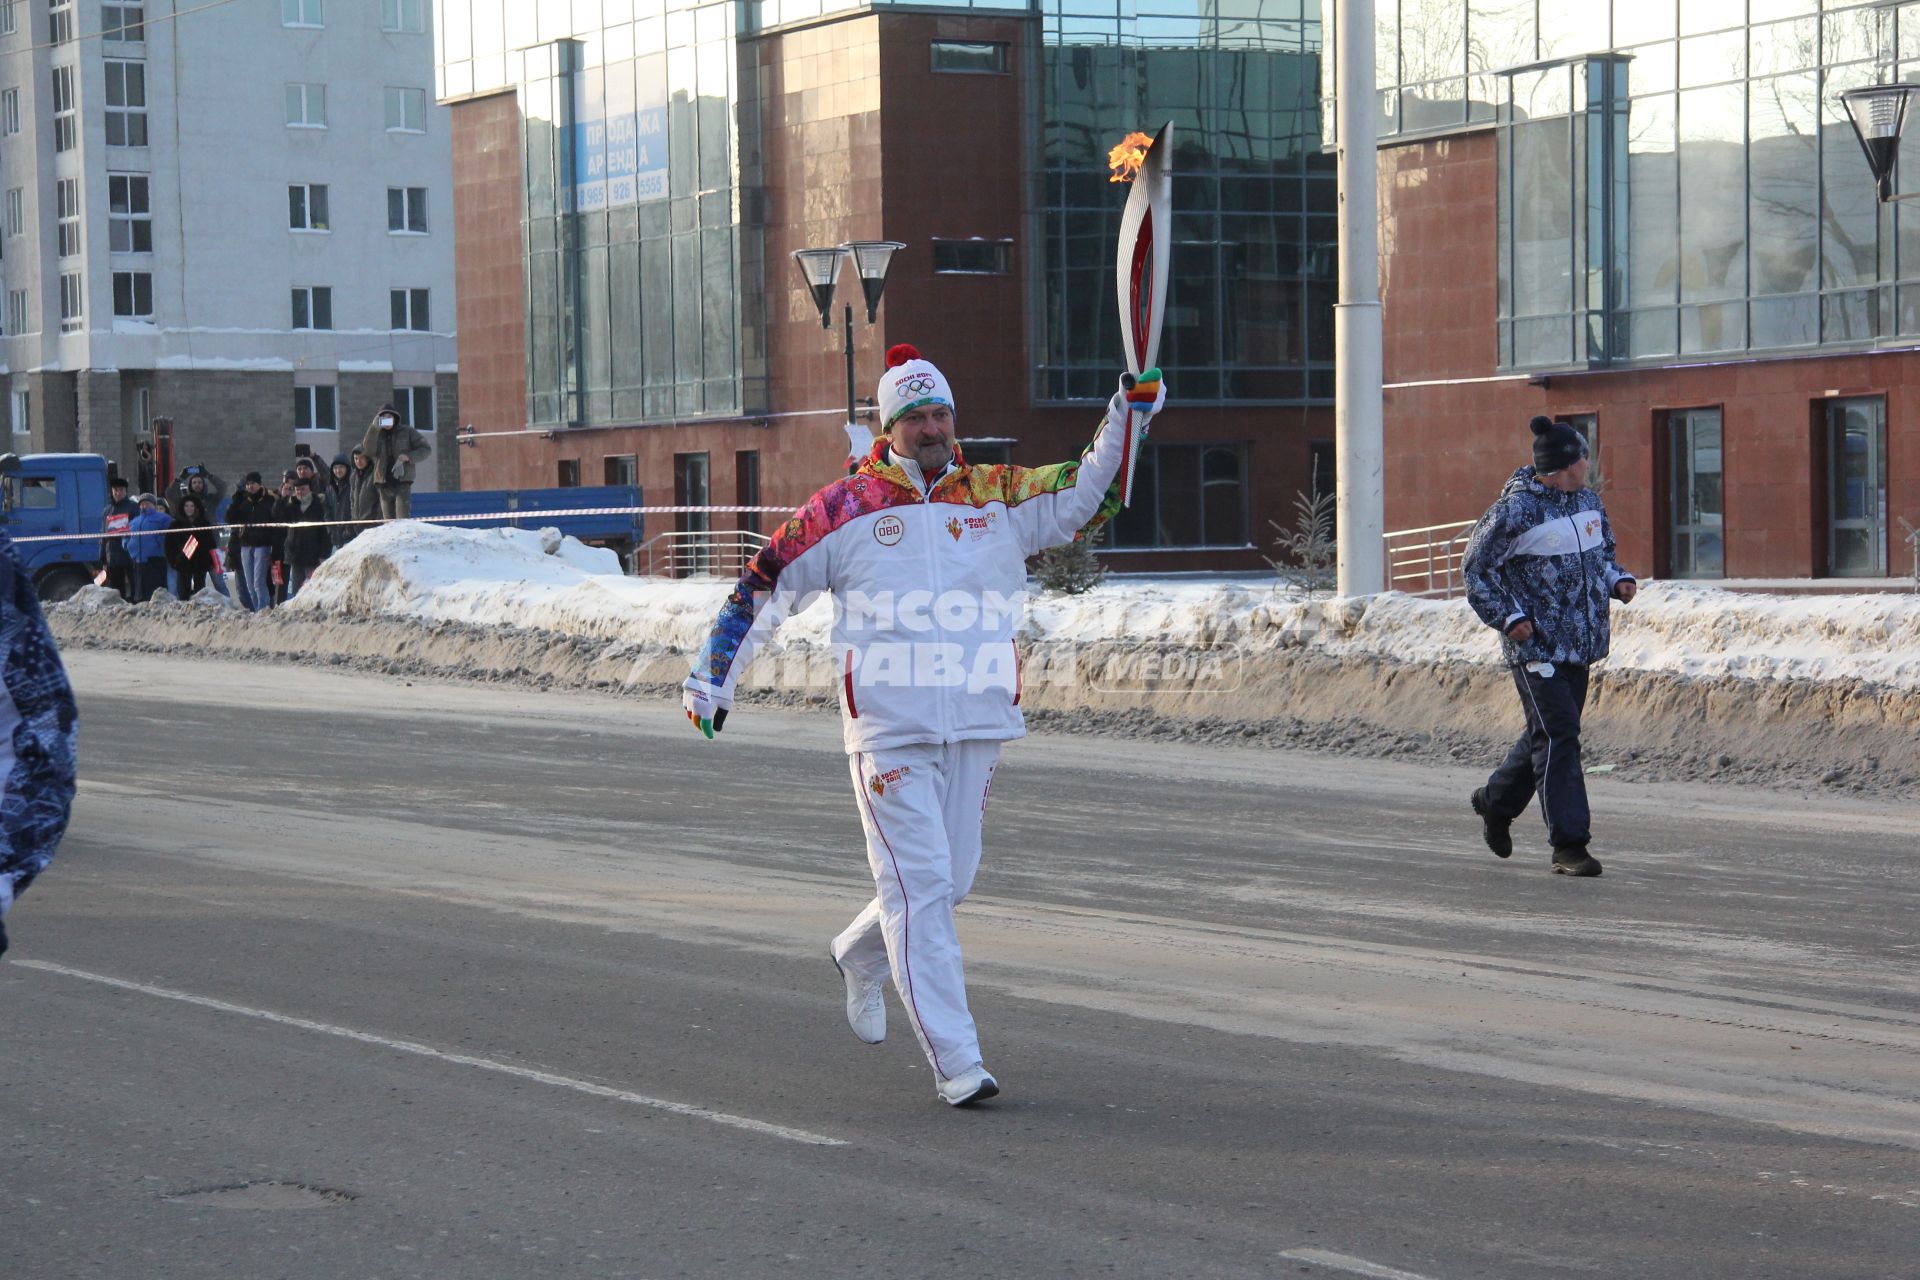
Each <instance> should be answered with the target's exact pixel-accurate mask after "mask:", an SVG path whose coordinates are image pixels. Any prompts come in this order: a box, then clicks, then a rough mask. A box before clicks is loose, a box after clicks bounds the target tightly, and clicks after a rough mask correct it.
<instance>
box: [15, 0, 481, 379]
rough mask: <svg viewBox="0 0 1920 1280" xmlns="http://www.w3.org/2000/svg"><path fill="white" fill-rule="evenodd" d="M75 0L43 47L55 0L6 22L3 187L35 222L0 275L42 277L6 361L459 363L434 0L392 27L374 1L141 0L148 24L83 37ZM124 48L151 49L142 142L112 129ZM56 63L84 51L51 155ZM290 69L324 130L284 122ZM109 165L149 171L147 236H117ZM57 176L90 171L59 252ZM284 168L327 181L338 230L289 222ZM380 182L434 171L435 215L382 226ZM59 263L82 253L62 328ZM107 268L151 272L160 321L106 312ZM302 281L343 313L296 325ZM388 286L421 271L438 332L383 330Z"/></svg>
mask: <svg viewBox="0 0 1920 1280" xmlns="http://www.w3.org/2000/svg"><path fill="white" fill-rule="evenodd" d="M73 2H74V11H75V27H76V34H77V35H78V36H79V38H77V39H76V40H75V41H73V42H72V43H70V44H61V45H58V46H55V47H53V48H46V47H44V46H45V45H46V44H47V34H48V32H47V13H46V9H47V5H46V0H16V4H17V10H18V12H17V15H16V17H17V22H16V28H17V29H16V31H15V32H14V33H13V34H11V35H6V36H0V90H4V89H5V88H12V87H18V88H19V89H20V90H21V93H20V97H21V107H22V133H21V134H20V135H18V136H15V137H8V138H0V190H4V188H5V187H7V186H14V185H25V186H26V187H27V203H28V204H29V205H30V206H31V208H30V210H29V218H28V221H29V227H28V234H27V235H26V236H23V237H18V238H15V239H11V240H7V241H5V242H4V244H0V253H3V254H4V263H3V266H0V272H3V274H4V275H5V278H6V284H7V288H8V289H19V288H23V287H26V288H30V289H31V290H32V291H33V294H34V299H35V310H36V313H37V316H38V322H39V328H40V332H39V333H38V334H29V335H14V334H12V333H8V334H7V336H6V338H5V339H4V342H0V346H3V347H4V349H5V355H6V363H7V366H8V368H9V369H10V370H11V371H14V372H19V371H22V370H26V369H32V368H45V367H49V366H51V367H56V368H61V369H65V370H83V369H96V370H100V369H120V370H132V369H236V368H239V369H259V370H294V371H295V372H297V373H303V374H308V375H322V376H324V375H325V374H326V373H329V372H337V371H350V372H361V373H371V372H380V371H386V370H392V371H393V372H395V374H396V375H397V376H398V375H405V376H413V377H419V378H423V379H424V377H425V376H426V375H431V374H432V373H434V372H436V371H440V372H450V371H452V369H453V368H454V362H455V349H454V317H455V306H454V269H453V247H454V245H453V189H452V146H451V137H450V117H449V113H448V111H447V109H446V108H444V107H442V106H440V105H438V104H437V103H436V102H435V101H434V96H435V95H434V37H433V34H432V29H431V28H432V14H431V6H430V5H421V6H419V8H420V9H421V10H423V11H424V12H423V15H422V16H423V19H424V20H423V23H422V25H423V27H424V28H425V30H423V31H421V32H419V33H396V32H387V31H383V30H382V14H383V0H321V18H322V21H323V24H324V25H322V26H319V27H297V26H288V25H285V24H283V22H282V9H283V6H282V3H281V0H239V2H237V3H232V4H227V5H223V6H220V7H217V8H211V9H204V10H201V11H198V12H182V13H180V14H179V16H178V18H177V19H174V18H173V15H174V14H175V13H176V12H177V11H181V10H192V9H195V8H197V6H198V5H199V4H200V3H202V2H203V0H157V2H156V0H149V3H148V4H147V5H146V6H145V12H146V18H147V24H146V28H145V35H146V38H145V40H144V41H142V42H140V43H138V44H129V43H124V42H112V41H103V40H100V39H98V38H93V39H88V38H86V37H87V35H88V34H90V33H96V32H98V31H100V29H101V5H100V3H99V0H73ZM33 46H43V47H38V48H35V47H33ZM133 55H140V57H141V60H142V61H143V64H144V71H145V76H146V98H147V130H148V145H147V146H145V147H123V146H111V147H110V146H108V145H107V138H106V125H105V113H106V109H107V107H106V103H107V73H108V65H107V64H108V62H109V61H110V60H112V59H116V58H119V57H122V56H133ZM63 64H74V65H77V67H78V71H77V77H78V83H79V102H80V107H79V110H80V115H81V120H82V128H81V142H80V146H79V148H78V149H77V150H76V151H70V152H67V153H64V154H60V155H56V154H55V153H54V148H53V122H52V116H53V111H52V103H51V92H52V89H51V83H52V81H51V77H52V70H51V69H52V67H54V66H57V65H63ZM289 83H320V84H324V85H325V86H326V94H327V127H326V128H325V129H295V128H289V127H288V126H287V123H286V118H285V105H284V103H285V87H286V85H287V84H289ZM388 86H395V87H403V88H418V89H421V90H423V91H424V93H423V95H422V96H423V98H424V105H425V115H424V120H425V130H424V132H422V133H398V132H389V131H388V130H387V128H386V115H385V112H386V94H385V90H386V88H387V87H388ZM116 173H144V174H146V175H147V176H148V180H149V184H150V193H151V203H152V216H153V232H154V246H153V252H152V253H151V254H135V255H121V254H110V253H109V251H108V247H109V243H110V241H109V202H108V191H109V177H110V175H112V174H116ZM62 176H78V177H80V178H81V179H82V181H83V186H84V206H85V218H84V223H85V226H84V236H85V251H84V253H83V255H82V256H81V257H80V258H78V259H66V260H58V259H56V257H55V235H56V232H55V227H54V222H55V218H54V201H55V188H54V183H55V181H56V180H57V179H58V178H59V177H62ZM293 183H317V184H324V185H325V186H326V187H327V188H328V197H329V198H328V204H329V215H330V220H331V225H332V229H331V230H330V231H328V232H326V233H301V232H294V231H290V230H289V228H288V198H287V188H288V186H289V185H290V184H293ZM389 186H396V187H424V188H426V190H427V212H428V228H429V229H428V233H427V234H426V235H395V234H392V233H390V232H389V230H388V225H387V188H388V187H389ZM0 217H4V210H3V209H0ZM16 246H18V248H16ZM81 264H84V266H82V265H81ZM62 270H65V271H74V270H84V271H85V274H86V290H87V295H86V301H87V316H86V323H85V327H84V330H83V331H82V332H80V333H77V334H70V335H66V336H64V337H63V336H62V335H60V333H59V328H60V323H59V280H58V277H59V275H60V273H61V271H62ZM116 270H147V271H151V272H152V275H153V294H154V316H153V320H152V322H151V323H146V322H141V321H133V320H127V319H119V320H116V319H115V317H114V314H113V281H112V273H113V272H114V271H116ZM307 285H322V286H328V287H331V289H332V290H333V325H334V327H333V329H332V331H330V332H304V331H302V332H295V331H293V329H292V314H291V291H292V290H293V288H295V287H296V286H307ZM393 288H425V289H428V290H429V291H430V294H429V296H430V299H431V329H430V331H429V332H426V333H415V332H405V333H395V332H393V331H392V329H391V325H390V313H389V290H390V289H393ZM0 301H4V300H3V299H0ZM403 380H404V377H403Z"/></svg>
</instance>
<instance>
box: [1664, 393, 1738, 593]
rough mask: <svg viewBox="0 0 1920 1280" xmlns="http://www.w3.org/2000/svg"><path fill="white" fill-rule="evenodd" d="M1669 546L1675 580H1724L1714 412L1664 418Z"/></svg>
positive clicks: (1721, 481)
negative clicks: (1668, 459)
mask: <svg viewBox="0 0 1920 1280" xmlns="http://www.w3.org/2000/svg"><path fill="white" fill-rule="evenodd" d="M1667 439H1668V447H1669V451H1670V452H1669V457H1670V466H1669V468H1668V471H1669V476H1670V478H1671V481H1672V488H1671V492H1670V494H1669V502H1668V508H1667V512H1668V525H1669V527H1670V528H1671V530H1672V541H1671V542H1670V544H1669V547H1670V552H1671V556H1672V561H1673V567H1672V570H1671V572H1672V575H1673V576H1674V577H1676V578H1724V577H1725V576H1726V574H1727V561H1726V542H1725V532H1726V517H1725V515H1724V511H1725V506H1724V502H1723V499H1724V488H1725V486H1724V481H1725V474H1724V469H1723V467H1724V464H1723V463H1722V460H1721V447H1720V411H1719V410H1718V409H1689V410H1685V411H1683V412H1679V413H1672V414H1669V415H1667Z"/></svg>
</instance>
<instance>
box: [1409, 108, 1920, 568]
mask: <svg viewBox="0 0 1920 1280" xmlns="http://www.w3.org/2000/svg"><path fill="white" fill-rule="evenodd" d="M1380 188H1381V210H1382V215H1381V242H1380V243H1381V264H1380V266H1381V301H1382V304H1383V317H1384V328H1385V357H1386V382H1387V392H1386V424H1385V425H1386V453H1387V456H1386V523H1387V528H1389V529H1403V528H1414V527H1418V526H1423V525H1430V524H1440V523H1443V522H1447V521H1453V520H1467V519H1472V518H1474V517H1476V516H1478V515H1479V514H1480V513H1481V512H1482V511H1483V510H1485V509H1486V507H1487V505H1488V504H1489V503H1491V502H1492V500H1493V499H1494V497H1495V496H1496V495H1497V494H1498V492H1499V489H1500V485H1501V484H1502V483H1503V482H1504V481H1505V479H1506V477H1507V476H1508V475H1509V474H1511V472H1512V471H1513V469H1514V468H1515V467H1518V466H1521V465H1523V464H1525V463H1526V462H1528V461H1530V460H1531V452H1530V451H1531V437H1530V436H1529V434H1528V432H1527V420H1528V419H1529V418H1530V417H1532V416H1533V415H1534V414H1536V413H1544V414H1548V415H1558V414H1574V413H1593V414H1597V415H1598V418H1599V431H1598V434H1599V437H1600V451H1601V458H1602V462H1603V464H1604V467H1605V472H1606V478H1607V487H1606V502H1607V511H1608V514H1609V516H1610V517H1611V519H1612V522H1613V526H1614V531H1615V533H1616V534H1617V535H1618V537H1619V539H1620V554H1621V558H1622V562H1623V563H1624V564H1625V565H1626V566H1627V567H1628V568H1629V569H1632V570H1633V571H1635V572H1638V573H1643V574H1649V573H1654V572H1657V571H1664V570H1665V568H1666V547H1665V538H1666V525H1665V519H1664V513H1665V511H1666V504H1667V477H1666V468H1665V465H1664V450H1665V448H1666V445H1665V438H1664V435H1663V434H1662V433H1663V431H1664V426H1665V415H1666V413H1667V412H1668V411H1669V410H1675V409H1688V408H1703V407H1712V406H1719V407H1720V408H1721V420H1722V426H1723V430H1724V440H1725V482H1726V529H1725V534H1726V570H1727V575H1728V576H1729V577H1806V576H1809V575H1813V574H1818V573H1823V572H1825V556H1826V543H1825V525H1824V517H1823V515H1822V506H1823V503H1824V496H1823V495H1824V482H1823V475H1824V468H1825V444H1824V440H1823V438H1822V435H1821V434H1820V432H1819V431H1817V430H1816V427H1817V426H1818V425H1819V424H1821V423H1823V422H1824V418H1823V416H1822V414H1823V403H1824V401H1825V399H1826V398H1827V397H1828V395H1829V394H1838V395H1884V396H1885V397H1886V400H1887V434H1888V439H1887V469H1888V482H1887V494H1888V503H1889V520H1888V523H1889V524H1890V525H1891V526H1892V527H1893V528H1894V530H1895V532H1894V534H1893V536H1892V539H1891V541H1892V543H1893V545H1892V547H1891V548H1890V550H1889V557H1890V562H1891V567H1893V568H1895V569H1896V570H1897V569H1898V568H1899V567H1900V565H1901V564H1903V563H1905V562H1904V561H1903V560H1902V554H1903V551H1904V548H1902V547H1901V546H1900V544H1899V542H1898V538H1899V534H1898V532H1897V531H1898V520H1897V517H1899V516H1902V515H1904V516H1906V517H1907V518H1908V519H1909V520H1915V521H1916V522H1920V431H1916V429H1915V428H1914V426H1913V422H1914V411H1915V410H1916V409H1920V353H1915V352H1908V351H1890V352H1881V353H1874V354H1861V355H1844V356H1823V357H1813V358H1800V359H1770V360H1743V361H1740V362H1737V363H1727V364H1717V365H1693V366H1681V367H1671V368H1650V369H1636V370H1624V371H1619V372H1598V373H1579V374H1554V375H1552V376H1551V377H1546V378H1533V379H1531V380H1530V379H1527V378H1506V379H1499V378H1497V370H1496V369H1495V360H1496V358H1497V356H1496V351H1495V345H1494V344H1495V327H1494V326H1495V317H1496V308H1497V305H1498V296H1497V292H1496V277H1495V274H1494V273H1495V266H1496V260H1495V253H1496V242H1495V235H1494V227H1495V212H1496V209H1495V171H1494V136H1493V134H1492V133H1491V132H1488V133H1480V134H1473V135H1469V136H1465V137H1455V138H1448V139H1441V140H1435V141H1428V142H1416V143H1409V144H1406V145H1403V146H1394V147H1389V148H1386V149H1385V150H1383V151H1382V152H1381V153H1380ZM1480 379H1486V381H1477V380H1480ZM1428 381H1437V382H1441V383H1444V384H1446V385H1434V386H1419V385H1407V384H1410V383H1412V384H1417V383H1422V382H1428ZM1396 384H1398V385H1396Z"/></svg>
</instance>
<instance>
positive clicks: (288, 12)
mask: <svg viewBox="0 0 1920 1280" xmlns="http://www.w3.org/2000/svg"><path fill="white" fill-rule="evenodd" d="M320 3H321V0H280V25H281V26H283V27H323V26H325V25H326V20H325V16H324V13H323V11H322V9H321V7H320Z"/></svg>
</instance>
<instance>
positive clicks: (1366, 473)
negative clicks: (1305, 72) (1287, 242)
mask: <svg viewBox="0 0 1920 1280" xmlns="http://www.w3.org/2000/svg"><path fill="white" fill-rule="evenodd" d="M1373 42H1374V30H1373V0H1336V4H1335V10H1334V44H1335V46H1336V53H1335V57H1336V58H1337V59H1338V67H1337V72H1336V74H1337V76H1338V83H1337V84H1336V85H1335V90H1334V92H1335V100H1334V127H1335V131H1336V144H1335V145H1336V147H1337V150H1338V171H1339V209H1340V216H1339V240H1340V249H1339V253H1340V297H1339V301H1338V303H1337V304H1336V305H1335V307H1334V312H1333V332H1334V338H1333V343H1334V349H1333V360H1334V372H1333V376H1334V407H1333V430H1334V437H1335V444H1334V454H1335V463H1334V490H1335V498H1334V510H1335V512H1336V513H1337V516H1338V526H1339V531H1340V537H1339V561H1338V570H1337V572H1338V576H1339V592H1340V594H1341V595H1343V596H1360V595H1370V594H1372V593H1373V592H1376V591H1379V590H1382V589H1383V588H1385V587H1386V586H1388V585H1389V584H1388V583H1387V581H1386V564H1385V561H1386V556H1385V529H1386V523H1385V515H1384V510H1385V505H1386V502H1385V498H1386V493H1385V479H1386V477H1385V469H1386V468H1385V457H1384V452H1385V450H1384V439H1383V430H1382V422H1381V419H1382V410H1383V408H1384V405H1383V396H1384V392H1383V390H1382V383H1383V382H1384V381H1385V375H1384V364H1383V361H1382V351H1381V348H1382V342H1381V337H1382V331H1381V324H1380V188H1379V154H1378V153H1379V141H1378V133H1379V126H1378V123H1377V121H1376V120H1375V108H1374V101H1375V99H1374V73H1375V72H1374V57H1373Z"/></svg>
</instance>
